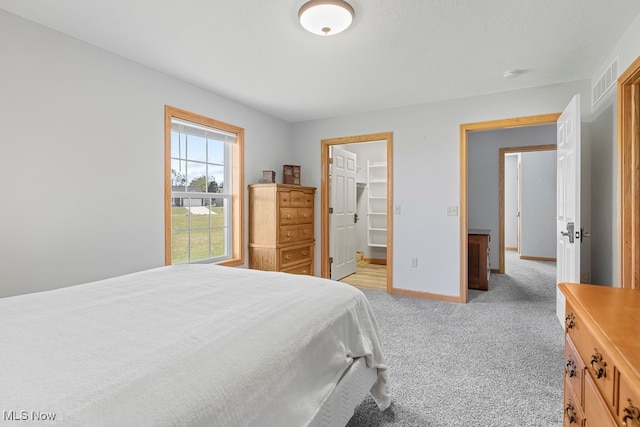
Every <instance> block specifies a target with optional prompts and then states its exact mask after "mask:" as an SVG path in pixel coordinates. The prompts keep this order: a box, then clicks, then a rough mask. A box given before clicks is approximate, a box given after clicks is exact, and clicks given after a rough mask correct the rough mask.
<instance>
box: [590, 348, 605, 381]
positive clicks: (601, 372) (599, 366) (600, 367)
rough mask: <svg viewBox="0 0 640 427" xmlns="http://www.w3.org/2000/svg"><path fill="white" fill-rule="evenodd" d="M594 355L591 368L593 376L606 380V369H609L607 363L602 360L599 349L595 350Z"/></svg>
mask: <svg viewBox="0 0 640 427" xmlns="http://www.w3.org/2000/svg"><path fill="white" fill-rule="evenodd" d="M593 351H594V353H593V355H592V356H591V368H593V374H594V375H595V376H596V378H598V379H600V378H604V377H606V376H607V373H606V371H605V368H606V367H607V362H605V361H603V360H602V355H601V354H600V353H598V349H597V348H594V349H593Z"/></svg>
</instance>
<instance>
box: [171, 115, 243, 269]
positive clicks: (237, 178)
mask: <svg viewBox="0 0 640 427" xmlns="http://www.w3.org/2000/svg"><path fill="white" fill-rule="evenodd" d="M164 110H165V113H164V117H165V119H164V153H165V154H164V263H165V265H170V264H171V118H172V117H175V118H179V119H182V120H187V121H190V122H194V123H200V124H203V125H206V126H210V127H213V128H216V129H221V130H225V131H227V132H232V133H235V134H236V135H237V138H236V142H235V143H234V144H233V148H232V150H233V153H232V156H233V164H232V165H231V174H232V187H233V188H232V194H233V196H232V198H231V204H232V217H231V227H232V248H231V258H229V259H226V260H224V261H220V262H218V263H217V264H218V265H227V266H237V265H243V264H244V252H245V251H244V246H245V245H244V129H243V128H241V127H238V126H234V125H230V124H228V123H224V122H221V121H218V120H214V119H211V118H209V117H205V116H201V115H199V114H195V113H191V112H189V111H185V110H181V109H179V108H175V107H171V106H169V105H165V109H164Z"/></svg>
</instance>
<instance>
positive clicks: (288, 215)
mask: <svg viewBox="0 0 640 427" xmlns="http://www.w3.org/2000/svg"><path fill="white" fill-rule="evenodd" d="M285 218H287V219H291V218H293V215H291V214H287V215H286V217H285Z"/></svg>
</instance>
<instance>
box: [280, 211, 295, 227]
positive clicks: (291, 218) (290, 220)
mask: <svg viewBox="0 0 640 427" xmlns="http://www.w3.org/2000/svg"><path fill="white" fill-rule="evenodd" d="M298 222H299V218H298V209H296V208H280V224H281V225H289V224H297V223H298Z"/></svg>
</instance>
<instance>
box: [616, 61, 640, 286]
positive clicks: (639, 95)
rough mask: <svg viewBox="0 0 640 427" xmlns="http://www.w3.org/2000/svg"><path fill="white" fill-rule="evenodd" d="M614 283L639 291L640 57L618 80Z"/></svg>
mask: <svg viewBox="0 0 640 427" xmlns="http://www.w3.org/2000/svg"><path fill="white" fill-rule="evenodd" d="M618 239H619V243H618V244H619V251H620V254H619V259H620V262H619V273H618V283H619V286H620V287H622V288H629V289H640V283H639V282H640V57H638V58H637V59H636V60H635V61H634V62H633V63H632V64H631V65H630V66H629V68H627V70H626V71H625V72H624V73H622V75H620V77H619V78H618Z"/></svg>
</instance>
